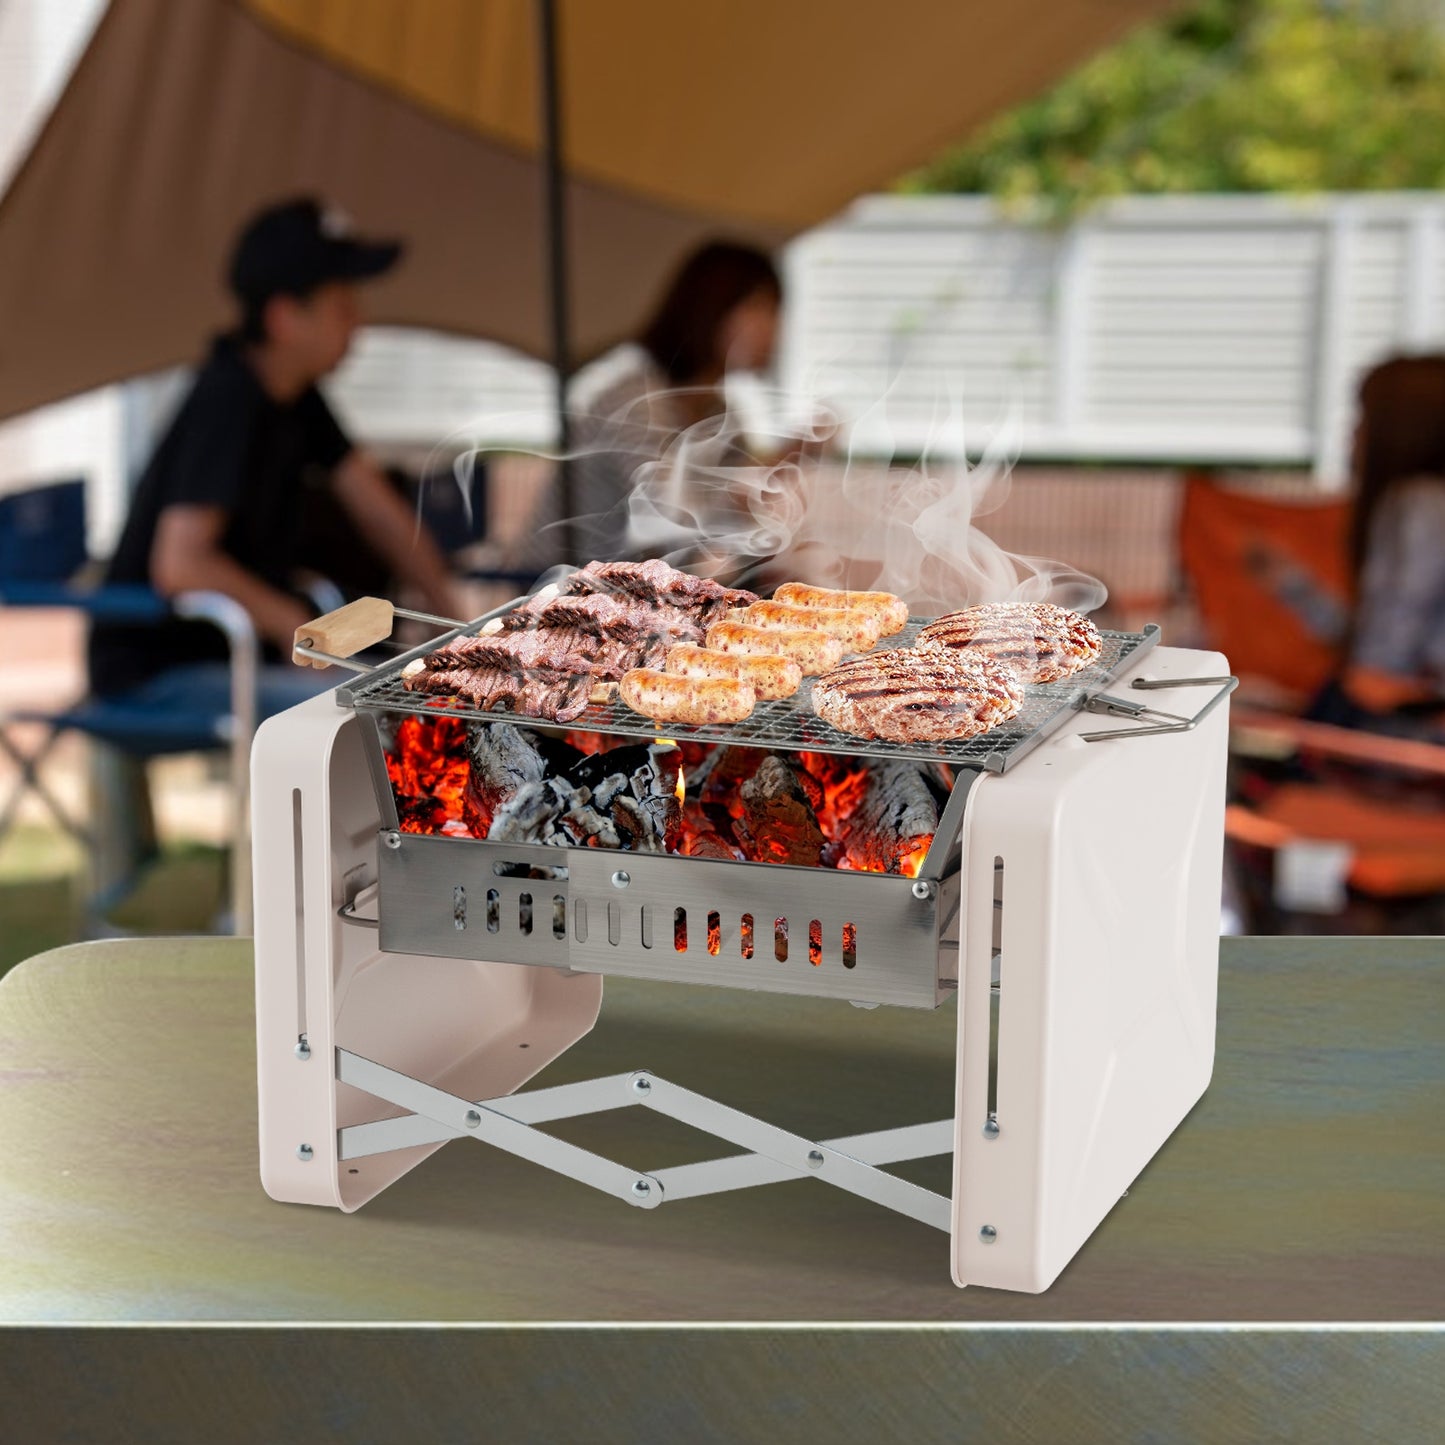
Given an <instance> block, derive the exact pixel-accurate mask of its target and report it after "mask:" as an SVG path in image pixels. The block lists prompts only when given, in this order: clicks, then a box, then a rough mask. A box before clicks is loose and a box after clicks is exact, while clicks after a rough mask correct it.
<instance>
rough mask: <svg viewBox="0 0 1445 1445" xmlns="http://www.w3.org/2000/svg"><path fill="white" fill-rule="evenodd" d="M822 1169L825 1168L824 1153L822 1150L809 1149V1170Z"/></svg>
mask: <svg viewBox="0 0 1445 1445" xmlns="http://www.w3.org/2000/svg"><path fill="white" fill-rule="evenodd" d="M822 1167H823V1154H822V1151H821V1150H818V1149H809V1150H808V1168H809V1169H821V1168H822Z"/></svg>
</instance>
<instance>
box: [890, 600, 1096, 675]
mask: <svg viewBox="0 0 1445 1445" xmlns="http://www.w3.org/2000/svg"><path fill="white" fill-rule="evenodd" d="M1101 645H1102V643H1101V639H1100V637H1099V629H1098V628H1097V627H1095V626H1094V624H1093V623H1092V622H1090V621H1089V619H1088V618H1087V617H1085V616H1084V615H1083V614H1082V613H1079V612H1070V611H1069V610H1068V608H1066V607H1056V606H1054V604H1053V603H1051V602H990V603H987V604H985V605H984V606H982V607H970V608H968V609H967V610H966V611H964V612H950V613H949V614H948V615H947V616H946V617H940V618H939V619H938V620H937V621H936V622H930V623H929V624H928V626H927V627H925V628H924V629H923V630H922V631H921V632H920V633H919V634H918V642H917V647H918V649H919V651H924V652H926V651H943V652H945V653H951V654H953V655H954V656H957V657H964V658H974V657H977V656H979V655H984V656H987V657H991V658H993V659H995V660H996V661H998V662H1001V663H1003V665H1004V666H1005V667H1007V668H1009V669H1011V670H1012V671H1013V672H1015V673H1017V674H1018V676H1019V677H1020V678H1022V680H1023V681H1024V682H1057V681H1058V680H1059V679H1060V678H1064V677H1068V676H1069V674H1070V673H1073V672H1077V671H1078V670H1079V669H1080V668H1081V667H1087V666H1088V665H1089V664H1090V663H1091V662H1093V661H1094V659H1095V658H1097V657H1098V655H1099V648H1100V646H1101Z"/></svg>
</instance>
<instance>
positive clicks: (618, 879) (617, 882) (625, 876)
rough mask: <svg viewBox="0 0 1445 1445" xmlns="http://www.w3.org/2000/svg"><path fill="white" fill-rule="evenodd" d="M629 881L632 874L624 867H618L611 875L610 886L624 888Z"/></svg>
mask: <svg viewBox="0 0 1445 1445" xmlns="http://www.w3.org/2000/svg"><path fill="white" fill-rule="evenodd" d="M631 882H632V874H630V873H629V872H628V871H627V870H626V869H625V868H619V869H618V870H617V872H615V873H614V874H613V875H612V886H613V887H614V888H626V887H627V885H628V884H629V883H631Z"/></svg>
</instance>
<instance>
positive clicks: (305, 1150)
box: [296, 1144, 316, 1164]
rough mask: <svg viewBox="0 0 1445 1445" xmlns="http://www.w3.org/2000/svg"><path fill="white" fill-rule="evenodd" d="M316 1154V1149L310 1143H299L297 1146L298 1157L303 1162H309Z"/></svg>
mask: <svg viewBox="0 0 1445 1445" xmlns="http://www.w3.org/2000/svg"><path fill="white" fill-rule="evenodd" d="M315 1156H316V1151H315V1150H314V1149H313V1148H312V1147H311V1146H310V1145H309V1144H298V1145H297V1146H296V1157H297V1158H298V1159H299V1160H300V1161H301V1162H302V1163H303V1164H309V1163H310V1162H311V1161H312V1159H313V1158H315Z"/></svg>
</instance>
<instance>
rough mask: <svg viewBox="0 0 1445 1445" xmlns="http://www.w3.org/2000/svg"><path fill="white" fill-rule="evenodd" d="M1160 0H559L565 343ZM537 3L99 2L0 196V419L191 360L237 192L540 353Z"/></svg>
mask: <svg viewBox="0 0 1445 1445" xmlns="http://www.w3.org/2000/svg"><path fill="white" fill-rule="evenodd" d="M1165 5H1166V0H1032V3H1023V4H1016V5H1009V4H999V3H998V0H889V3H887V4H882V5H880V4H878V3H876V0H727V3H721V0H713V3H703V0H689V3H682V0H558V6H557V13H558V16H559V30H560V49H559V66H558V80H559V85H558V94H559V95H560V97H561V108H562V119H563V141H564V150H565V162H566V166H567V170H568V175H569V179H568V183H567V208H568V229H567V241H568V251H569V253H570V274H571V278H572V282H571V284H572V305H571V327H572V339H573V350H574V354H575V355H585V354H587V353H588V352H590V351H593V350H595V349H597V348H599V347H601V346H603V345H605V344H607V343H608V342H610V341H611V340H613V339H615V338H616V337H617V336H619V335H621V334H623V333H625V332H626V331H627V330H628V329H630V328H631V327H632V326H634V325H635V324H636V322H637V320H638V317H639V314H640V313H641V312H642V311H643V310H644V308H645V307H646V305H647V304H648V302H649V300H650V299H651V298H652V297H653V296H654V294H655V292H656V290H657V287H658V285H659V283H660V281H661V280H662V278H663V276H664V275H665V273H666V272H667V271H668V269H669V268H670V267H671V265H672V264H673V263H674V262H675V261H676V259H677V258H678V256H679V255H680V254H681V253H682V252H683V251H684V250H686V249H687V248H688V247H689V246H691V245H693V244H694V243H696V242H697V241H699V240H700V239H702V238H704V237H707V236H712V235H717V234H723V235H728V236H732V237H737V238H742V239H751V240H754V241H756V242H759V243H761V244H764V245H774V244H776V243H778V242H780V241H782V240H783V239H785V238H786V237H787V236H789V235H791V234H793V233H795V232H797V231H799V230H802V229H804V228H806V227H807V226H810V225H812V224H814V223H816V222H818V221H820V220H822V219H824V218H825V217H827V216H829V215H830V214H832V213H833V212H835V211H837V210H838V209H839V208H840V207H841V206H843V205H844V204H845V203H846V202H847V201H849V200H850V199H851V198H853V197H854V196H856V195H858V194H859V193H861V192H863V191H866V190H869V189H874V188H877V187H880V186H883V185H886V184H887V183H889V182H890V181H891V180H893V179H894V178H895V177H897V176H898V175H899V174H900V173H902V172H903V171H905V170H907V169H908V168H909V167H910V166H913V165H915V164H917V163H919V162H920V161H922V160H924V159H926V158H927V157H928V156H930V155H931V154H933V153H935V152H936V151H937V150H939V149H940V148H941V147H943V146H945V145H946V144H948V143H949V142H950V141H952V140H954V139H956V138H957V137H959V136H961V135H963V134H965V133H966V132H967V131H968V130H969V129H970V128H971V127H973V126H974V125H976V124H977V123H978V122H979V121H981V120H983V119H984V118H986V117H987V116H989V115H991V114H993V113H995V112H997V111H998V110H999V109H1001V108H1003V107H1005V106H1007V105H1009V104H1011V103H1013V102H1014V101H1017V100H1019V99H1020V98H1022V97H1024V96H1027V95H1028V94H1030V93H1032V92H1035V91H1037V90H1038V89H1040V88H1041V87H1042V86H1044V85H1045V84H1046V83H1047V82H1049V81H1050V80H1052V79H1053V78H1054V77H1056V76H1058V75H1059V74H1061V73H1062V72H1064V71H1065V70H1067V69H1068V68H1069V67H1070V66H1072V65H1073V64H1075V63H1077V62H1078V61H1079V60H1080V59H1082V58H1083V57H1084V56H1085V55H1086V54H1087V53H1088V52H1090V51H1091V50H1093V49H1095V48H1097V47H1098V46H1101V45H1103V44H1105V43H1107V42H1108V41H1110V40H1112V39H1114V38H1115V37H1116V36H1118V35H1119V34H1121V33H1122V32H1123V31H1124V30H1125V29H1126V28H1127V27H1128V26H1130V25H1131V24H1133V23H1134V22H1136V21H1138V20H1139V19H1141V18H1143V17H1144V16H1146V15H1149V14H1151V13H1154V12H1157V11H1159V10H1161V9H1163V8H1165ZM537 36H538V31H537V21H536V9H535V4H534V0H112V4H111V5H110V8H109V10H108V12H107V13H106V15H105V17H104V18H103V20H102V21H101V24H100V26H99V27H98V29H97V31H96V34H95V37H94V39H93V40H92V42H91V44H90V46H89V48H88V49H87V51H86V53H85V54H84V56H83V57H82V59H81V61H80V64H79V65H78V67H77V68H76V71H75V74H74V76H73V77H72V78H71V81H70V83H69V85H68V87H67V88H66V90H65V92H64V94H63V96H62V98H61V100H60V102H59V104H58V105H57V107H56V109H55V112H54V113H53V115H52V116H51V118H50V120H49V122H48V124H47V125H46V126H45V128H44V129H43V130H42V132H41V134H40V137H39V139H38V140H37V142H36V144H35V147H34V149H33V150H32V152H31V154H30V155H29V156H28V157H27V159H26V161H25V163H24V164H23V166H22V167H21V169H20V171H19V172H18V173H17V175H16V177H15V179H14V181H13V182H12V184H11V186H10V188H9V190H8V191H7V192H6V194H5V195H4V197H3V198H0V417H4V416H9V415H14V414H15V413H17V412H21V411H25V410H28V409H29V408H31V407H35V406H38V405H41V404H43V403H46V402H49V401H54V400H57V399H59V398H61V397H63V396H66V395H70V394H73V393H75V392H79V391H83V390H86V389H88V388H90V387H93V386H97V385H101V384H103V383H106V382H109V381H114V380H117V379H119V378H122V377H125V376H130V375H135V374H138V373H142V372H145V371H149V370H152V369H154V368H158V367H162V366H167V365H171V364H174V363H177V362H181V361H186V360H189V359H191V358H193V357H195V356H196V355H197V353H198V352H199V350H200V348H201V345H202V341H203V338H204V337H205V335H206V333H207V332H209V331H211V330H213V329H215V328H216V327H217V326H219V325H221V324H223V323H224V321H225V320H226V318H227V315H228V305H227V299H226V295H225V292H224V289H223V287H222V284H221V273H222V270H223V265H224V258H225V256H226V254H227V252H228V250H229V247H230V244H231V240H232V238H233V236H234V234H235V231H236V229H237V227H238V225H239V224H240V222H241V221H242V220H243V219H244V218H245V217H246V216H247V215H248V214H249V213H250V212H251V211H252V210H254V209H255V208H256V207H258V206H259V205H261V204H264V203H266V202H268V201H271V200H275V199H278V198H281V197H283V196H287V195H292V194H296V193H299V192H304V191H315V192H318V193H320V194H322V195H324V196H325V197H326V198H328V199H329V200H331V201H333V202H335V203H338V204H340V205H342V206H343V207H344V208H345V209H347V210H348V211H349V212H351V214H352V215H353V216H355V217H356V219H357V221H358V223H359V225H360V226H361V228H362V229H364V230H370V231H372V232H375V233H378V234H388V233H391V234H397V235H402V236H405V237H406V238H407V239H408V241H409V243H410V254H409V256H408V259H407V261H406V264H405V265H404V266H402V267H401V268H399V270H398V272H397V273H396V274H395V276H394V278H388V279H386V280H385V281H383V282H380V283H378V284H377V285H376V286H375V288H374V290H373V294H372V301H373V304H372V306H371V318H372V319H373V320H376V321H383V322H391V323H396V324H406V325H414V326H423V327H433V328H437V329H439V330H444V331H451V332H458V333H463V334H469V335H474V336H482V337H488V338H491V339H493V340H496V341H500V342H504V343H506V344H509V345H511V346H515V347H518V348H520V349H522V350H523V351H526V352H530V353H532V354H534V355H545V354H546V353H547V350H548V344H549V343H548V301H547V295H548V293H547V283H548V261H547V232H546V226H545V216H544V206H543V187H544V169H543V166H542V164H541V163H540V161H539V159H538V136H537V133H538V128H539V120H538V116H539V108H540V100H539V83H540V82H539V73H540V65H539V55H538V50H539V45H538V38H537Z"/></svg>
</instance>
